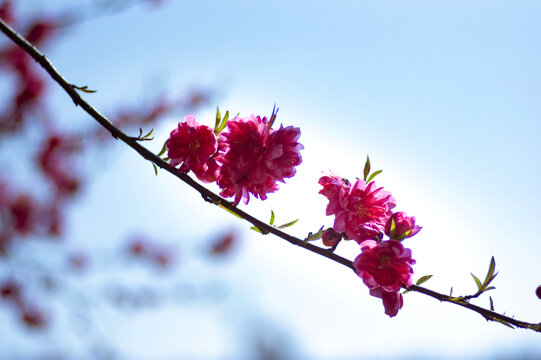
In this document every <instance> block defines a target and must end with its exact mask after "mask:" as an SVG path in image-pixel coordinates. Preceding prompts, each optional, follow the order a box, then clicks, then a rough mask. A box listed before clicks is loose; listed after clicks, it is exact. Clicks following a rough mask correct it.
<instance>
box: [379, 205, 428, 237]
mask: <svg viewBox="0 0 541 360" xmlns="http://www.w3.org/2000/svg"><path fill="white" fill-rule="evenodd" d="M420 230H421V227H420V226H418V225H415V217H414V216H407V215H406V213H405V212H403V211H399V212H395V213H393V214H392V215H391V217H390V218H389V220H387V225H385V234H386V235H387V236H389V238H391V239H394V240H398V241H402V240H404V239H406V238H409V237H412V236H413V235H415V234H417V233H418V232H419V231H420Z"/></svg>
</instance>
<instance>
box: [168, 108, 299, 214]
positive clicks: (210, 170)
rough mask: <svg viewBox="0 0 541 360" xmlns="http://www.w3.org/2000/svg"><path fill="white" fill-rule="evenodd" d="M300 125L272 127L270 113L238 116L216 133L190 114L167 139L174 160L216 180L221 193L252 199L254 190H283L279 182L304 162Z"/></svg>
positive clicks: (258, 192) (263, 194)
mask: <svg viewBox="0 0 541 360" xmlns="http://www.w3.org/2000/svg"><path fill="white" fill-rule="evenodd" d="M299 137H300V129H299V128H296V127H292V126H288V127H283V126H280V128H279V129H278V130H274V129H272V124H271V123H270V122H269V121H268V120H267V118H266V117H260V116H254V115H251V116H250V117H248V118H242V117H235V118H234V119H232V120H230V121H229V122H227V131H226V132H224V133H223V134H221V135H219V137H218V138H217V137H216V136H215V135H214V132H213V131H212V130H211V129H210V128H209V127H208V126H205V125H199V124H198V123H197V122H196V121H195V118H194V117H193V116H187V117H186V119H185V122H183V123H179V125H178V129H175V130H173V131H172V132H171V136H170V138H169V140H168V141H167V150H168V156H169V158H170V159H171V165H172V166H176V165H178V164H181V166H180V171H182V172H188V171H190V170H191V171H193V173H194V174H195V175H196V176H197V177H198V178H199V179H200V180H202V181H205V182H213V181H216V182H217V184H218V186H219V187H220V188H221V189H222V191H221V193H220V195H222V196H224V197H233V196H234V197H235V198H234V203H235V204H238V203H239V202H240V200H241V199H243V200H244V202H245V203H248V201H249V199H250V194H252V195H254V196H255V197H256V198H260V199H262V200H265V199H266V198H267V194H268V193H271V192H274V191H276V190H278V188H279V186H278V184H277V182H278V181H281V182H284V181H285V180H284V179H285V178H289V177H292V176H293V175H295V171H296V170H295V166H297V165H299V164H300V163H301V161H302V158H301V155H300V150H301V149H303V146H302V145H301V144H300V143H299V142H298V141H297V140H298V139H299Z"/></svg>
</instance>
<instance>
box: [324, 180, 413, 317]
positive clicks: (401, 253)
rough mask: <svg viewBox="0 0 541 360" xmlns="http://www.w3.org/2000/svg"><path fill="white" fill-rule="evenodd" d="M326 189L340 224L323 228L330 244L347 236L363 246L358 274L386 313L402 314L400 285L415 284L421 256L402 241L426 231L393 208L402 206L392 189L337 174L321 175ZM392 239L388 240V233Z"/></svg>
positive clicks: (330, 212) (330, 207)
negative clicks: (415, 257) (414, 254)
mask: <svg viewBox="0 0 541 360" xmlns="http://www.w3.org/2000/svg"><path fill="white" fill-rule="evenodd" d="M319 184H320V185H322V186H323V188H322V189H321V190H320V192H319V193H320V194H322V195H324V196H325V197H326V198H327V199H328V200H329V204H328V205H327V211H326V213H327V215H334V216H335V218H334V226H333V228H328V229H326V230H325V231H323V233H322V239H323V244H324V245H325V246H335V245H336V243H337V242H338V241H340V240H341V239H353V240H355V241H356V242H357V243H359V244H360V245H361V254H360V255H359V256H357V258H356V259H355V261H354V262H353V266H354V268H355V271H356V273H357V275H359V277H360V278H361V279H363V281H364V283H365V285H366V286H368V288H369V289H370V295H372V296H375V297H378V298H380V299H382V301H383V306H384V308H385V313H386V314H387V315H389V316H391V317H392V316H396V314H397V313H398V310H400V309H401V308H402V305H403V298H402V294H401V293H400V289H401V288H402V287H403V286H405V287H408V286H410V285H411V284H412V278H411V276H412V274H413V269H412V268H411V266H412V265H413V264H415V260H413V259H412V258H411V250H410V249H407V248H405V247H404V246H403V245H402V243H401V242H400V241H402V240H404V239H406V238H408V237H411V236H413V235H415V234H417V233H418V232H419V230H421V227H419V226H417V225H415V218H414V217H413V216H412V217H408V216H407V215H406V214H405V213H404V212H396V213H393V212H392V211H391V210H392V209H393V208H394V207H395V206H396V203H395V199H394V198H393V197H392V195H391V193H389V192H387V191H384V190H383V188H376V185H375V183H374V182H373V181H372V182H369V183H368V184H367V183H366V182H365V181H363V180H357V181H356V182H355V183H354V184H351V183H350V182H349V181H347V180H346V179H342V178H340V177H338V176H335V175H327V176H323V177H321V178H320V179H319ZM384 234H385V235H387V236H389V240H384V241H382V238H383V235H384Z"/></svg>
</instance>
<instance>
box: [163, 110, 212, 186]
mask: <svg viewBox="0 0 541 360" xmlns="http://www.w3.org/2000/svg"><path fill="white" fill-rule="evenodd" d="M217 149H218V142H217V140H216V136H215V135H214V131H212V129H211V128H210V127H208V126H206V125H199V123H198V122H197V121H195V117H194V116H192V115H188V116H186V117H185V118H184V122H180V123H179V124H178V127H177V128H176V129H175V130H173V131H171V135H170V137H169V140H167V156H168V157H169V158H170V159H171V161H170V164H171V166H177V165H179V164H180V169H179V170H180V171H181V172H188V171H190V170H191V171H193V172H194V174H195V175H196V176H197V177H198V178H199V179H200V180H202V181H207V182H211V181H214V180H215V178H213V174H215V175H217V174H216V173H217V164H216V162H215V161H214V160H213V159H211V157H212V156H213V155H214V154H215V153H216V150H217Z"/></svg>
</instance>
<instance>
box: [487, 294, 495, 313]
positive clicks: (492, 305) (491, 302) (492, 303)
mask: <svg viewBox="0 0 541 360" xmlns="http://www.w3.org/2000/svg"><path fill="white" fill-rule="evenodd" d="M488 299H489V300H490V310H492V311H494V302H493V301H492V296H489V297H488Z"/></svg>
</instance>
